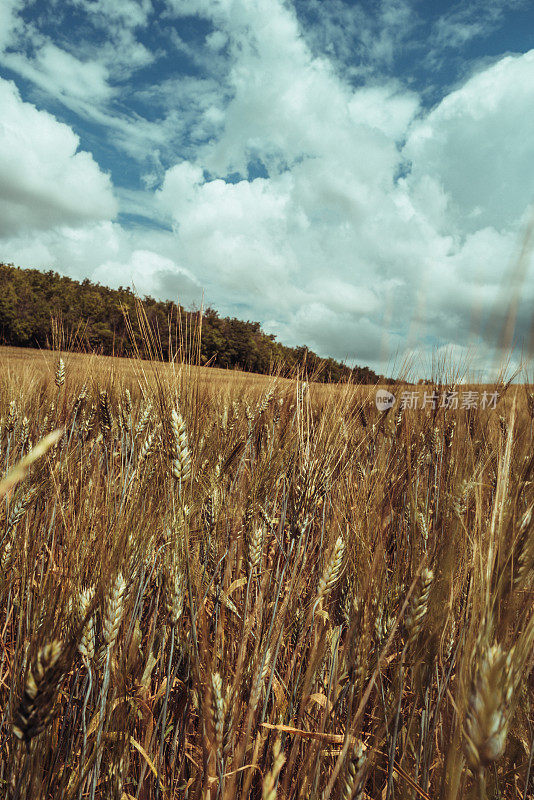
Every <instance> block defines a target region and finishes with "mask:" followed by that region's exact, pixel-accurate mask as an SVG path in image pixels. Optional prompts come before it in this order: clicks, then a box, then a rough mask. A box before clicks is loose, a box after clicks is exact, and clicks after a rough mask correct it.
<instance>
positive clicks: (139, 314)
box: [0, 263, 382, 383]
mask: <svg viewBox="0 0 534 800" xmlns="http://www.w3.org/2000/svg"><path fill="white" fill-rule="evenodd" d="M58 332H61V337H62V341H61V342H58V341H54V338H56V339H57V336H58V335H59V333H58ZM0 342H1V343H2V344H5V345H11V346H15V347H42V348H50V347H52V346H56V347H57V346H58V345H59V346H61V347H62V348H63V349H72V350H78V351H97V352H100V353H102V354H104V355H116V356H131V355H134V354H139V355H141V356H151V357H156V358H162V359H165V360H168V359H169V358H173V357H178V358H180V359H184V360H192V361H193V362H194V363H200V364H205V365H208V366H215V367H222V368H228V369H241V370H245V371H250V372H258V373H263V374H267V373H269V372H271V371H274V370H278V371H281V372H282V374H293V373H294V372H295V371H296V370H301V371H305V372H306V373H307V374H308V375H309V376H310V377H312V376H313V378H314V379H315V380H319V381H323V382H330V381H333V382H338V381H340V380H348V379H351V380H353V381H355V382H357V383H377V382H378V381H379V380H382V376H378V375H376V373H375V372H373V370H371V369H369V368H368V367H359V366H355V367H348V366H347V365H346V364H343V363H341V362H339V361H336V360H335V359H333V358H326V359H325V358H320V357H319V356H318V355H317V354H316V353H314V352H313V351H311V350H309V349H308V348H307V347H305V346H302V347H286V346H285V345H283V344H281V343H280V342H278V341H277V340H276V337H275V336H273V335H272V334H267V333H265V332H264V331H262V329H261V326H260V323H259V322H250V321H247V322H245V321H243V320H240V319H236V318H235V317H221V316H219V314H218V313H217V311H216V310H215V309H213V308H206V309H202V310H191V309H185V308H184V307H183V306H181V305H178V304H177V303H174V302H173V301H171V300H165V301H161V300H155V299H154V298H153V297H150V296H146V297H144V299H143V300H142V301H140V300H139V299H138V298H137V297H136V295H135V294H134V293H133V292H132V291H131V290H130V289H129V288H124V287H122V286H121V287H119V288H118V289H110V288H108V287H107V286H101V285H100V284H98V283H93V282H92V281H90V280H89V279H87V278H86V279H85V280H83V281H76V280H73V279H72V278H68V277H66V276H64V275H59V274H58V273H57V272H54V271H52V270H49V271H46V272H42V271H40V270H37V269H21V268H20V267H15V266H14V265H13V264H3V263H2V264H0Z"/></svg>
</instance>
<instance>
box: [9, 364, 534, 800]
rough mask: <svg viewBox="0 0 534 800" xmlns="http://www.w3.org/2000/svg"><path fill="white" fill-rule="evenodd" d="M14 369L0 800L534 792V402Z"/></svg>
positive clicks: (249, 380) (130, 369)
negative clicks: (481, 404)
mask: <svg viewBox="0 0 534 800" xmlns="http://www.w3.org/2000/svg"><path fill="white" fill-rule="evenodd" d="M0 360H1V363H2V380H1V383H0V420H1V422H0V461H1V466H0V476H1V477H0V498H1V500H2V510H1V515H2V516H1V519H0V526H1V531H2V534H1V547H0V560H1V567H2V569H1V573H0V636H1V638H0V642H1V653H0V714H1V726H0V797H6V798H10V799H11V798H13V799H14V798H16V799H17V800H19V798H20V800H22V799H23V798H24V800H30V798H31V799H33V798H42V799H43V800H45V799H47V798H66V799H68V800H81V799H82V798H91V800H94V798H98V799H100V798H111V799H113V800H114V799H115V798H116V799H117V800H124V798H126V799H127V800H131V798H139V800H156V798H161V800H164V799H165V798H167V799H168V800H171V798H190V799H191V800H197V798H198V800H201V799H202V800H204V799H206V800H207V799H208V798H209V800H216V799H217V800H218V799H219V798H220V799H221V800H222V799H223V798H224V799H225V800H233V799H234V798H249V797H250V798H258V800H259V799H260V798H262V800H275V798H280V799H283V800H290V798H291V800H293V799H295V800H296V798H302V800H304V798H306V799H308V798H309V800H323V798H325V799H326V798H336V800H337V798H339V799H340V800H356V798H357V799H358V800H363V799H364V798H371V799H372V800H391V799H392V798H396V799H397V800H401V799H406V800H418V798H423V799H425V798H426V799H427V800H428V798H443V799H444V800H453V799H455V800H456V799H458V800H459V798H478V799H479V800H481V799H482V798H486V800H496V798H525V799H526V798H528V797H532V796H533V795H534V782H533V779H532V772H533V766H534V765H533V763H532V762H533V755H534V745H533V742H534V737H533V731H532V726H533V724H534V709H533V707H532V696H533V695H532V688H533V681H532V676H531V668H532V665H533V644H534V615H533V603H532V599H533V591H534V581H533V578H534V519H533V514H532V512H533V507H534V488H533V475H534V455H533V447H532V443H533V424H534V394H532V389H529V388H528V387H525V386H513V385H512V386H508V385H505V384H503V385H500V386H499V387H498V389H499V397H498V401H497V402H496V407H495V408H492V407H487V408H476V409H474V408H461V407H458V408H457V409H455V408H441V407H440V406H439V404H436V407H435V408H432V407H427V408H425V409H405V410H399V407H394V408H393V409H392V410H390V411H388V412H380V411H378V410H377V408H376V406H375V403H374V393H375V388H374V387H354V386H349V385H344V386H335V387H331V386H316V385H313V384H311V383H310V384H307V383H303V382H302V381H300V380H294V381H290V380H282V379H277V378H276V377H272V378H269V377H265V376H246V375H243V374H239V373H238V374H236V373H226V372H224V371H222V370H202V369H201V368H195V367H191V366H188V365H178V364H174V365H162V364H157V363H154V362H146V361H145V362H141V361H135V360H132V361H128V362H126V361H124V362H121V361H119V360H118V359H111V358H100V359H99V358H97V357H91V356H81V355H78V356H75V355H71V354H67V355H63V357H60V356H59V354H57V353H55V354H54V353H30V352H27V351H16V350H14V349H3V350H2V351H1V353H0ZM410 388H413V387H410ZM457 388H458V387H456V389H457ZM454 389H455V387H454V386H451V385H447V386H443V387H441V389H440V390H443V391H445V392H452V391H454ZM399 390H400V388H399V387H394V391H395V392H397V391H399Z"/></svg>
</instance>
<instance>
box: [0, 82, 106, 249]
mask: <svg viewBox="0 0 534 800" xmlns="http://www.w3.org/2000/svg"><path fill="white" fill-rule="evenodd" d="M78 146H79V139H78V137H77V136H76V134H75V133H74V132H73V131H72V129H71V128H69V127H68V126H67V125H64V124H62V123H60V122H58V121H57V120H56V119H55V118H54V117H53V116H52V115H51V114H48V113H47V112H45V111H38V110H37V109H36V108H35V106H33V105H31V104H29V103H24V102H22V100H21V98H20V95H19V94H18V92H17V90H16V87H15V85H14V84H13V83H11V82H9V81H4V80H0V230H1V231H2V233H4V234H11V233H12V232H15V231H17V230H19V229H22V230H24V229H37V230H43V229H46V228H49V227H52V226H53V225H55V224H69V223H70V224H72V223H73V222H75V221H80V222H82V221H87V220H96V219H105V218H110V217H113V216H114V215H115V213H116V211H117V204H116V201H115V199H114V197H113V191H112V187H111V181H110V179H109V177H108V176H107V175H105V174H104V173H103V172H102V171H101V170H100V168H99V167H98V165H97V164H96V163H95V161H94V160H93V158H92V156H91V155H90V153H87V152H84V151H80V150H78Z"/></svg>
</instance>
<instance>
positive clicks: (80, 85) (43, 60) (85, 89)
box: [3, 42, 113, 102]
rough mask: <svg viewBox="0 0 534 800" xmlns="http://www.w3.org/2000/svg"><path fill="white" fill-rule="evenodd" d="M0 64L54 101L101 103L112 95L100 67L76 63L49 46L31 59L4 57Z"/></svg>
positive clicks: (93, 62)
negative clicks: (65, 98)
mask: <svg viewBox="0 0 534 800" xmlns="http://www.w3.org/2000/svg"><path fill="white" fill-rule="evenodd" d="M3 60H4V64H5V65H6V66H7V67H9V68H10V69H12V70H14V71H15V72H18V73H19V75H22V76H23V77H24V78H27V79H28V80H31V81H32V82H33V83H35V84H36V86H39V87H40V88H41V89H45V90H46V91H47V92H49V94H51V95H53V96H55V97H58V98H62V97H67V98H75V99H77V100H84V101H91V102H103V101H105V100H108V99H109V98H110V97H111V95H112V94H113V91H112V89H111V87H110V86H109V85H108V82H107V79H108V75H107V70H106V68H105V66H104V65H103V64H101V63H98V62H96V61H85V62H84V61H80V59H78V58H76V57H75V56H73V55H72V54H71V53H67V52H66V51H65V50H62V49H61V48H59V47H56V45H54V44H52V43H51V42H46V43H45V44H44V45H43V46H42V47H40V48H39V49H38V50H37V52H36V54H35V57H34V58H32V59H29V58H28V57H27V56H25V55H23V54H22V53H7V54H5V55H4V57H3Z"/></svg>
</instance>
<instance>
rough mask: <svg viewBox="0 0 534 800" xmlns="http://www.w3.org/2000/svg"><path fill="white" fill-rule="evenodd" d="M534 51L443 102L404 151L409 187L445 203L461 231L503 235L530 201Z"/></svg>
mask: <svg viewBox="0 0 534 800" xmlns="http://www.w3.org/2000/svg"><path fill="white" fill-rule="evenodd" d="M533 126H534V50H531V51H530V52H528V53H525V54H524V55H521V56H507V57H505V58H502V59H501V60H500V61H498V62H497V63H495V64H493V65H492V66H490V67H488V68H486V69H484V70H483V71H481V72H479V73H478V74H476V75H474V76H473V77H472V78H471V79H470V80H468V81H467V82H466V83H465V84H464V85H463V86H461V87H460V88H459V89H457V90H456V91H453V92H452V93H451V94H449V95H447V96H446V97H445V98H444V99H443V100H442V102H441V103H440V104H439V105H438V106H437V108H435V109H434V110H433V111H431V112H430V114H428V115H427V116H426V117H425V118H424V119H423V120H421V121H420V122H419V123H418V124H416V125H414V126H413V128H412V130H411V133H410V135H409V138H408V141H407V143H406V146H405V148H404V155H405V156H406V158H408V159H409V160H410V161H411V163H412V168H411V175H410V180H409V183H410V186H411V187H413V189H414V191H418V192H419V194H420V197H421V200H422V202H423V204H424V203H426V198H427V193H426V191H425V190H424V188H423V186H422V184H423V183H424V182H426V185H427V186H428V187H431V185H432V183H433V184H434V186H438V187H439V188H440V189H441V190H442V191H443V192H444V194H445V196H446V198H447V206H448V207H447V216H446V220H447V223H448V224H450V222H451V221H454V223H455V225H456V226H457V227H458V229H459V230H461V231H470V232H473V231H476V230H480V229H482V228H484V227H486V226H492V227H495V228H497V229H499V230H500V229H503V228H508V227H509V226H510V225H513V224H514V223H516V222H517V221H518V220H520V219H521V217H522V215H523V214H524V212H525V209H526V208H527V207H528V205H529V204H530V203H532V201H533V200H534V140H533V139H532V136H531V135H530V131H531V130H532V127H533Z"/></svg>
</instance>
